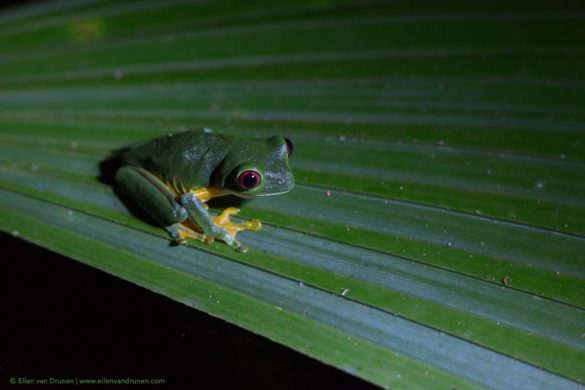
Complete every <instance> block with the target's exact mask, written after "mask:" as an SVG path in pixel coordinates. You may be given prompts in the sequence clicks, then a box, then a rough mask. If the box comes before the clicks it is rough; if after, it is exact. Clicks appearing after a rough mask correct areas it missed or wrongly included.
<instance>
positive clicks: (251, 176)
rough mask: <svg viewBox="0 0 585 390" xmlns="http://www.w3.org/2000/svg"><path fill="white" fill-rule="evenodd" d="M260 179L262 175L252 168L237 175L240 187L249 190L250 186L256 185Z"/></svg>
mask: <svg viewBox="0 0 585 390" xmlns="http://www.w3.org/2000/svg"><path fill="white" fill-rule="evenodd" d="M261 181H262V176H261V175H260V174H259V173H258V172H256V171H252V170H248V171H244V172H242V173H240V176H238V182H239V183H240V187H241V188H243V189H245V190H251V189H252V188H256V187H258V186H259V185H260V182H261Z"/></svg>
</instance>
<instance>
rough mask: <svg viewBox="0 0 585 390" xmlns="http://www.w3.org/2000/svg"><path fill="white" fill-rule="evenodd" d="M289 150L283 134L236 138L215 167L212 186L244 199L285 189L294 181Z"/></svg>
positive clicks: (278, 192)
mask: <svg viewBox="0 0 585 390" xmlns="http://www.w3.org/2000/svg"><path fill="white" fill-rule="evenodd" d="M292 153H293V144H292V142H291V141H290V140H289V139H288V138H285V137H282V136H274V137H272V138H269V139H267V140H255V139H244V140H238V141H236V142H234V143H233V145H232V146H231V147H230V148H229V151H228V152H227V154H226V156H225V158H224V160H223V162H222V164H221V165H220V167H219V168H218V169H217V170H216V172H215V174H214V177H213V182H214V186H216V187H217V188H219V189H221V190H223V191H226V192H229V193H231V194H233V195H236V196H240V197H243V198H249V197H254V196H266V195H277V194H282V193H285V192H288V191H290V190H291V189H292V188H293V187H294V184H295V179H294V176H293V174H292V172H291V170H290V167H289V165H288V159H289V157H290V156H292Z"/></svg>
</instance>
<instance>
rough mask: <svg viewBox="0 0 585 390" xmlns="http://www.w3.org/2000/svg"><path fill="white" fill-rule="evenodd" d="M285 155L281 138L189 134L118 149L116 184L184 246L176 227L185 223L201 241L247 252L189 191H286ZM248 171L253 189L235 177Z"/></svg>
mask: <svg viewBox="0 0 585 390" xmlns="http://www.w3.org/2000/svg"><path fill="white" fill-rule="evenodd" d="M289 142H290V141H289ZM291 146H292V145H291ZM290 152H292V150H289V149H288V147H287V142H286V140H285V138H284V137H281V136H274V137H272V138H269V139H265V140H260V139H246V138H240V137H232V136H224V135H215V134H213V133H209V132H204V131H201V130H199V131H194V130H191V131H186V132H182V133H177V134H169V135H168V136H165V137H161V138H157V139H154V140H151V141H148V142H146V143H144V144H140V145H136V146H133V147H131V148H130V149H127V150H125V151H123V152H122V153H121V154H120V155H119V157H120V160H121V161H122V164H123V166H122V167H121V168H120V169H119V170H118V171H117V172H116V182H117V184H118V187H119V188H120V190H122V191H123V192H124V193H125V194H126V195H128V196H129V197H130V198H131V199H133V200H134V202H136V204H138V205H139V206H140V207H141V208H142V209H144V211H146V212H147V213H148V214H149V215H151V216H152V217H153V218H154V219H155V220H157V221H158V222H159V223H160V224H161V225H162V226H163V227H164V228H165V229H166V230H167V231H168V232H169V233H170V234H171V236H172V237H173V239H174V241H175V242H176V243H181V244H182V243H184V240H183V239H182V238H181V235H180V233H179V232H180V231H181V230H183V231H184V229H185V228H184V227H183V226H182V225H180V224H181V223H182V222H185V221H187V220H189V221H191V222H192V223H193V224H195V225H197V226H198V227H199V228H200V229H201V231H202V234H199V233H194V234H195V235H197V234H199V237H198V238H199V239H201V240H202V241H204V242H211V241H213V239H220V240H223V241H225V242H226V243H227V244H228V245H230V246H231V247H232V248H234V249H236V250H238V251H240V252H245V251H246V250H247V248H246V247H245V246H244V245H242V244H241V243H240V242H238V241H237V240H236V239H235V238H234V237H235V235H234V237H233V236H231V235H230V234H229V233H228V232H227V231H226V230H225V229H224V228H222V227H221V226H218V225H216V224H215V223H214V222H213V220H212V218H211V216H210V215H209V213H208V211H207V209H206V207H205V206H204V203H203V202H202V201H201V200H199V199H198V198H197V197H196V196H195V194H193V193H192V192H191V190H196V189H201V188H214V189H217V190H220V191H221V192H222V193H221V195H236V196H239V197H244V198H252V197H256V196H265V195H276V194H282V193H285V192H288V191H290V190H291V189H292V188H293V186H294V176H293V174H292V172H291V170H290V168H289V165H288V158H289V153H290ZM250 170H253V171H256V172H257V173H259V174H260V178H261V179H260V182H259V184H258V185H257V186H255V187H254V188H245V185H243V184H242V179H241V177H242V176H240V175H243V176H246V173H245V172H246V171H250ZM191 233H193V232H191ZM191 236H194V235H191Z"/></svg>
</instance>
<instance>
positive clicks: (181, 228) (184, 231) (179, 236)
mask: <svg viewBox="0 0 585 390" xmlns="http://www.w3.org/2000/svg"><path fill="white" fill-rule="evenodd" d="M165 230H166V231H167V232H169V233H170V235H171V237H172V238H173V241H172V244H173V245H185V244H186V243H187V240H185V238H193V239H195V240H198V241H201V242H204V243H206V244H208V243H212V242H213V237H212V236H209V235H206V234H203V233H199V232H196V231H195V230H193V229H192V228H191V227H190V226H188V225H187V224H185V223H184V222H183V223H175V224H173V225H171V226H165Z"/></svg>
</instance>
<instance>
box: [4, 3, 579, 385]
mask: <svg viewBox="0 0 585 390" xmlns="http://www.w3.org/2000/svg"><path fill="white" fill-rule="evenodd" d="M583 10H584V9H583V5H582V4H580V3H578V2H575V3H567V4H564V6H560V5H555V4H554V3H539V4H534V3H533V2H523V1H520V2H514V3H513V4H512V3H511V2H499V1H496V2H493V1H492V2H473V4H472V3H465V2H458V1H447V2H431V1H429V2H417V3H416V4H414V3H411V2H402V1H399V2H382V1H380V2H378V1H373V2H367V3H364V2H351V1H342V2H338V3H335V2H327V1H323V2H315V1H301V2H298V1H297V2H292V1H291V2H284V1H282V2H264V1H251V2H245V3H242V2H235V1H232V2H230V1H215V2H205V1H203V2H189V1H179V0H177V1H168V2H157V1H146V2H136V1H130V0H125V1H117V2H113V1H86V2H76V3H70V2H58V1H57V2H47V3H35V4H32V5H29V6H26V7H20V8H14V9H11V10H5V11H4V12H3V13H0V22H1V24H0V107H1V108H0V141H1V142H0V152H1V153H0V199H1V202H0V215H1V217H2V219H1V221H2V222H1V224H0V229H2V230H3V231H5V232H11V233H12V234H14V235H17V236H19V237H21V238H22V239H24V240H27V241H29V242H31V243H35V244H37V245H41V246H44V247H46V248H49V249H51V250H54V251H56V252H59V253H62V254H64V255H66V256H68V257H70V258H72V259H75V260H78V261H81V262H83V263H86V264H89V265H91V266H93V267H96V268H98V269H101V270H104V271H106V272H108V273H110V274H112V275H115V276H117V277H120V278H122V279H125V280H129V281H131V282H133V283H135V284H138V285H141V286H144V287H145V288H148V289H151V290H153V291H156V292H158V293H160V294H163V295H165V296H168V297H171V298H173V299H175V300H177V301H180V302H183V303H185V304H187V305H189V306H192V307H193V308H195V309H197V310H202V311H204V312H206V313H209V314H210V315H213V316H217V317H219V318H222V319H224V320H226V321H229V322H231V323H234V324H236V325H239V326H241V327H243V328H245V329H248V330H250V331H252V332H255V333H258V334H261V335H263V336H265V337H268V338H269V339H271V340H274V341H275V342H277V343H281V344H283V345H286V346H288V347H290V348H293V349H295V350H297V351H300V352H302V353H304V354H307V355H308V356H311V357H313V358H316V359H318V360H321V361H323V362H325V363H327V364H330V365H333V366H335V367H337V368H339V369H341V370H344V371H346V372H349V373H351V374H353V375H356V376H358V377H361V378H363V379H364V380H367V381H369V382H372V383H375V384H378V385H380V386H383V387H392V388H521V389H522V388H526V389H533V388H547V389H548V388H562V389H568V388H579V387H581V382H582V381H583V378H584V377H585V338H584V336H583V335H584V333H583V332H585V311H584V308H585V153H584V149H585V130H584V129H585V111H583V107H584V104H585V92H584V91H585V89H584V88H583V84H584V81H585V80H584V79H583V74H584V73H583V69H584V68H585V57H584V53H585V51H584V50H583V43H582V36H583V32H584V29H583V27H582V26H584V25H585V24H584V23H583V22H584V20H583ZM196 127H209V128H212V129H214V131H216V132H219V133H225V134H237V135H246V136H250V137H267V136H270V135H272V134H275V133H280V134H286V135H287V136H288V137H289V138H291V139H292V140H293V141H294V143H295V155H294V156H293V158H292V159H291V164H292V166H293V170H294V172H295V176H296V178H297V186H296V188H295V189H294V190H293V191H292V192H291V193H289V194H286V195H281V196H275V197H268V198H262V199H260V198H259V199H254V200H251V201H247V202H245V203H243V204H242V205H241V207H240V208H241V216H242V217H243V218H259V219H261V220H262V221H263V224H264V226H263V228H262V229H261V230H260V231H259V232H254V233H251V232H245V233H242V234H241V239H242V241H243V242H245V243H246V244H247V245H249V246H250V248H251V250H250V251H249V252H248V253H246V254H238V253H236V252H234V251H233V250H231V249H230V248H229V247H227V246H226V245H225V244H223V243H214V244H211V245H204V244H202V243H199V242H190V243H189V245H188V246H186V247H170V246H169V241H168V237H167V236H166V233H165V232H164V231H163V230H162V229H160V228H159V227H156V226H153V225H151V224H150V223H149V222H148V221H143V220H142V219H141V218H139V217H137V216H136V215H133V214H132V213H131V212H130V211H129V210H128V208H127V205H125V204H124V203H122V202H121V200H120V199H119V198H118V197H117V196H116V194H115V193H114V191H113V189H112V188H111V187H110V186H109V185H108V184H106V183H104V182H102V181H100V179H99V176H100V175H101V172H100V162H101V161H103V160H104V159H105V158H107V156H108V155H109V154H110V152H111V151H112V150H115V149H117V148H119V147H122V146H125V145H127V144H129V143H133V142H137V141H140V140H146V139H149V138H152V137H155V136H158V135H161V134H165V133H168V132H176V131H181V130H183V129H187V128H196ZM230 201H233V199H232V200H222V201H221V202H216V203H215V204H213V203H212V209H213V211H215V212H217V211H219V210H220V209H221V208H222V207H224V206H226V205H229V204H230Z"/></svg>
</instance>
